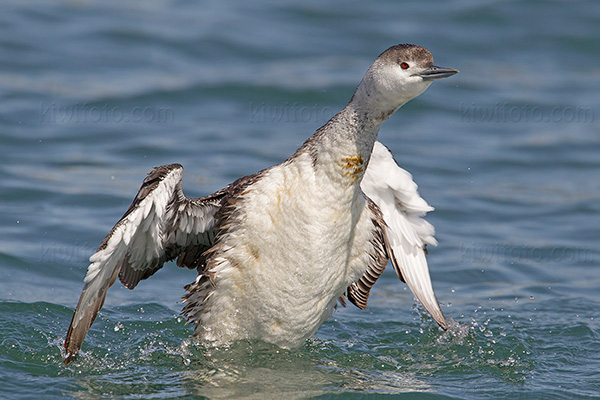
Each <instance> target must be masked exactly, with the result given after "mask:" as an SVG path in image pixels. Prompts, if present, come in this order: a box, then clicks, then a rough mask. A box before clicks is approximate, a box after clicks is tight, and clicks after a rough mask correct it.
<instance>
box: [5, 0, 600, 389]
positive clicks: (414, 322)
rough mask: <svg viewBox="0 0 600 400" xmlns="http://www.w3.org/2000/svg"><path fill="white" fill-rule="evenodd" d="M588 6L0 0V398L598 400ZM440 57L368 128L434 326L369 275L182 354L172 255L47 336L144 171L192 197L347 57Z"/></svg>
mask: <svg viewBox="0 0 600 400" xmlns="http://www.w3.org/2000/svg"><path fill="white" fill-rule="evenodd" d="M599 16H600V3H599V2H597V1H592V0H588V1H578V2H564V1H467V0H459V1H447V2H442V1H435V2H423V1H421V2H396V1H379V2H343V1H332V2H323V1H302V2H290V1H267V0H259V1H254V2H242V1H230V2H183V1H158V0H156V1H144V2H142V1H133V2H123V1H110V0H109V1H104V2H94V1H82V0H81V1H76V0H71V1H52V2H50V1H5V2H3V3H2V5H0V33H1V35H0V176H1V177H2V178H1V179H0V205H1V209H0V275H1V276H2V279H0V398H6V399H30V398H44V399H62V398H81V399H96V398H119V399H135V398H144V399H150V398H157V399H175V398H182V399H183V398H186V399H187V398H203V397H207V398H257V399H262V398H281V397H282V396H285V397H288V398H322V399H329V398H331V399H333V398H355V399H359V398H360V399H362V398H402V399H484V398H489V399H496V398H507V399H597V398H600V396H599V394H598V393H599V391H600V360H599V354H600V343H599V335H600V322H599V321H600V315H599V309H600V296H599V293H600V271H599V269H598V268H599V264H600V245H599V241H598V239H599V238H600V230H599V218H598V217H599V215H600V178H599V177H600V102H599V93H600V46H599V43H600V23H599V22H600V17H599ZM404 42H409V43H415V44H419V45H422V46H425V47H427V48H428V49H430V50H431V51H432V53H433V54H434V57H435V60H436V63H437V64H439V65H442V66H449V67H454V68H457V69H459V70H460V71H461V72H460V74H458V75H456V76H454V77H452V78H450V79H447V80H443V81H439V82H436V83H434V84H433V85H432V87H430V88H429V90H428V91H427V92H426V93H425V94H423V95H422V96H421V97H419V98H418V99H416V100H414V101H412V102H411V103H409V104H407V105H406V106H405V107H403V108H402V109H401V110H400V111H399V112H398V113H397V114H396V115H394V116H393V117H392V118H391V119H390V121H389V122H387V123H386V124H385V125H384V126H383V128H382V130H381V133H380V137H379V138H380V140H381V141H382V142H383V143H385V144H386V145H387V146H388V147H390V148H391V149H392V151H393V152H394V154H395V156H396V159H397V160H398V162H399V163H400V164H401V165H402V166H403V167H404V168H406V169H407V170H408V171H410V172H411V173H412V174H413V175H414V178H415V180H416V182H417V183H418V184H419V189H420V193H421V194H422V196H423V197H424V198H425V199H426V200H427V201H428V202H429V203H430V204H432V205H433V206H434V207H435V208H436V211H435V212H434V213H432V214H430V216H429V217H428V219H429V221H430V222H432V223H433V224H434V225H435V227H436V229H437V239H438V240H439V246H438V247H437V248H432V249H430V255H429V258H428V260H429V264H430V270H431V275H432V279H433V282H434V287H435V289H436V293H437V295H438V298H439V299H440V302H441V304H442V306H443V308H444V312H445V313H446V315H447V316H449V317H452V318H453V319H454V320H456V321H457V322H458V323H459V324H462V328H460V329H456V330H454V331H453V332H452V333H444V332H442V331H441V330H439V329H438V328H437V327H436V326H435V323H434V322H433V321H432V320H431V318H430V317H429V316H428V315H426V313H425V312H424V311H423V310H422V309H421V308H420V307H419V306H418V305H417V304H416V301H415V300H414V299H413V297H412V295H411V294H410V292H409V291H408V290H407V289H406V287H405V285H403V284H402V283H401V282H398V280H397V278H396V277H395V275H394V273H393V271H391V270H388V271H386V273H385V274H384V275H383V277H382V278H381V279H380V281H379V282H378V283H377V285H376V286H375V289H374V290H373V292H372V295H371V299H370V302H369V308H368V310H366V311H360V310H358V309H355V308H352V307H349V308H346V309H342V310H340V311H338V312H337V313H336V314H335V315H334V318H332V319H331V320H329V321H328V322H326V323H325V325H323V327H322V328H321V329H320V330H319V331H318V332H317V335H316V336H315V338H314V339H312V340H311V341H309V342H308V343H307V344H306V346H305V347H304V348H302V349H300V350H297V351H282V350H278V349H276V348H273V347H270V346H266V345H262V344H260V343H249V344H248V343H246V344H238V345H236V346H234V347H233V348H230V349H222V350H220V351H213V352H211V351H207V350H206V349H203V348H202V347H201V346H200V345H197V344H195V343H193V341H190V340H189V338H190V336H191V332H192V330H191V327H190V326H187V325H185V324H184V321H183V320H182V319H181V318H180V317H179V314H178V313H179V310H180V307H181V302H180V296H181V295H182V294H183V289H182V287H183V285H185V284H187V283H189V282H191V281H192V280H193V279H194V275H193V273H192V272H190V271H187V270H181V269H178V268H177V267H175V266H174V265H172V264H169V265H167V266H165V268H163V269H162V270H161V271H160V272H159V273H157V274H156V276H154V277H153V278H152V279H150V280H148V281H144V282H143V283H142V284H140V285H139V287H138V288H136V290H135V291H128V290H127V289H125V288H123V287H122V286H120V285H115V286H114V287H113V288H112V289H111V291H110V292H109V295H108V298H107V301H106V305H105V308H104V310H103V312H102V313H101V315H100V317H99V318H98V320H97V321H96V323H95V325H94V326H93V328H92V330H91V331H90V334H89V336H88V338H87V339H86V344H85V346H84V353H83V355H82V357H80V359H79V360H78V361H77V362H75V363H73V364H70V365H69V366H64V365H63V364H62V363H61V361H62V358H61V342H62V340H64V334H65V332H66V329H67V327H68V324H69V321H70V318H71V315H72V312H73V309H74V306H75V305H76V302H77V299H78V296H79V293H80V290H81V287H82V279H83V276H84V274H85V269H86V268H87V258H88V257H89V255H90V254H92V253H93V252H94V250H95V248H96V247H97V246H98V244H99V243H100V241H101V240H102V238H103V237H104V235H105V234H106V233H107V232H108V231H109V230H110V228H111V226H112V225H113V224H114V223H115V222H116V221H117V220H118V218H119V217H120V216H121V215H122V213H123V212H124V211H125V210H126V208H127V206H128V205H129V203H130V201H131V199H132V198H133V196H134V195H135V193H136V191H137V189H138V187H139V185H140V183H141V181H142V180H143V178H144V176H145V174H146V173H147V172H148V171H149V170H150V169H151V168H152V167H153V166H156V165H160V164H165V163H172V162H178V163H181V164H183V165H184V167H185V175H184V190H185V192H186V194H187V195H188V196H202V195H205V194H208V193H211V192H213V191H215V190H218V189H220V188H221V187H223V186H224V185H226V184H228V183H229V182H231V181H233V180H234V179H236V178H238V177H240V176H243V175H247V174H251V173H254V172H256V171H258V170H260V169H262V168H265V167H268V166H270V165H273V164H275V163H278V162H281V161H283V160H284V159H286V158H287V157H288V156H289V155H291V154H292V153H293V152H294V151H295V150H296V148H297V147H298V146H299V145H300V144H301V143H302V142H303V141H304V140H305V139H306V138H307V137H308V136H309V135H310V134H312V132H314V130H315V129H317V128H318V127H319V126H321V125H322V124H323V123H325V122H326V121H327V120H328V119H329V118H330V117H331V116H332V115H333V114H335V113H336V112H337V111H338V110H340V109H341V108H342V107H343V106H344V105H345V104H346V102H347V101H348V99H349V98H350V96H351V95H352V92H353V90H354V88H355V87H356V85H357V84H358V82H359V81H360V78H361V77H362V74H363V73H364V71H365V70H366V69H367V68H368V66H369V65H370V63H371V62H372V61H373V59H374V58H375V57H376V56H377V55H378V54H379V53H380V52H382V51H383V50H385V49H386V48H387V47H389V46H391V45H393V44H396V43H404Z"/></svg>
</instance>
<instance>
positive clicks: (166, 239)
mask: <svg viewBox="0 0 600 400" xmlns="http://www.w3.org/2000/svg"><path fill="white" fill-rule="evenodd" d="M457 72H458V71H457V70H454V69H451V68H441V67H436V66H434V64H433V57H432V55H431V53H430V52H429V51H428V50H427V49H425V48H423V47H419V46H415V45H409V44H401V45H396V46H392V47H390V48H389V49H387V50H386V51H385V52H383V53H382V54H381V55H380V56H379V57H378V58H377V59H376V60H375V62H374V63H373V64H372V65H371V67H370V68H369V69H368V71H367V72H366V74H365V76H364V77H363V79H362V81H361V82H360V84H359V85H358V88H357V89H356V91H355V92H354V95H353V96H352V98H351V99H350V102H349V103H348V105H347V106H346V107H345V108H344V109H343V110H342V111H340V112H339V113H338V114H336V115H335V116H334V117H333V118H331V120H329V122H327V123H326V124H325V125H324V126H322V127H321V128H319V129H318V130H317V132H316V133H315V134H314V135H312V137H310V138H309V139H308V140H307V141H306V142H305V143H304V144H303V145H302V146H301V147H300V148H299V149H298V151H296V153H295V154H294V155H292V156H291V157H290V158H289V159H288V160H286V161H284V162H283V163H281V164H279V165H275V166H273V167H270V168H267V169H265V170H263V171H260V172H258V173H256V174H254V175H251V176H247V177H244V178H240V179H238V180H237V181H235V182H233V183H232V184H230V185H229V186H227V187H225V188H224V189H222V190H220V191H218V192H216V193H213V194H211V195H208V196H206V197H203V198H199V199H191V198H187V197H185V196H184V194H183V191H182V186H181V177H182V173H183V168H182V167H181V165H178V164H171V165H163V166H160V167H157V168H155V169H154V170H153V171H151V172H150V173H149V174H148V176H147V177H146V179H145V180H144V182H143V184H142V187H141V188H140V190H139V192H138V194H137V196H136V197H135V199H134V200H133V203H132V204H131V206H130V207H129V209H128V210H127V212H126V213H125V215H124V216H123V218H121V220H120V221H119V222H117V224H116V225H115V226H114V228H113V229H112V230H111V231H110V233H109V234H108V235H107V236H106V238H105V239H104V241H103V242H102V244H101V245H100V247H99V248H98V250H97V251H96V253H95V254H93V255H92V256H91V257H90V262H91V264H90V266H89V268H88V271H87V275H86V276H85V286H84V288H83V291H82V293H81V297H80V299H79V303H78V304H77V309H76V310H75V314H74V315H73V319H72V321H71V325H70V327H69V331H68V333H67V337H66V340H65V349H66V353H67V358H66V360H65V362H69V361H70V360H72V358H73V357H74V356H75V355H76V354H77V352H78V351H79V349H80V348H81V345H82V343H83V340H84V338H85V336H86V334H87V332H88V330H89V328H90V326H91V325H92V323H93V322H94V319H95V318H96V316H97V315H98V312H99V311H100V308H101V307H102V305H103V303H104V299H105V297H106V292H107V290H108V288H109V287H110V286H111V285H112V284H113V283H114V282H115V281H116V279H117V277H118V278H119V279H120V280H121V282H122V283H123V284H124V285H125V286H126V287H128V288H129V289H133V288H134V287H135V286H136V285H137V284H138V283H139V281H140V280H142V279H146V278H148V277H150V276H151V275H152V274H154V273H155V272H156V271H157V270H159V269H160V268H161V267H162V265H163V264H164V263H165V262H166V261H169V260H174V259H177V265H179V266H181V267H188V268H195V269H197V270H198V277H197V278H196V281H195V282H194V283H192V284H190V285H188V286H186V290H187V294H186V295H185V296H184V303H185V306H184V308H183V313H184V314H185V316H186V317H187V318H188V320H190V321H193V322H194V323H195V324H196V328H195V331H194V333H195V335H196V336H198V337H200V338H201V339H203V340H205V341H207V342H212V343H217V344H221V343H228V342H231V341H233V340H237V339H260V340H263V341H266V342H270V343H274V344H276V345H278V346H281V347H285V348H292V347H297V346H299V345H301V344H302V343H304V341H305V340H306V339H308V338H309V337H311V336H312V335H313V334H314V333H315V332H316V330H317V329H318V328H319V326H320V325H321V324H322V323H323V321H325V320H326V319H327V318H328V317H329V316H331V314H332V312H333V310H334V308H335V305H336V302H337V301H338V299H341V300H342V301H344V300H343V299H344V297H347V298H348V300H349V301H350V302H352V303H353V304H355V305H356V306H358V307H359V308H361V309H364V308H365V307H366V305H367V298H368V297H369V292H370V290H371V287H372V286H373V285H374V284H375V282H376V281H377V279H378V277H379V276H380V275H381V273H382V272H383V270H384V268H385V266H386V264H387V261H388V259H389V260H391V262H392V265H393V267H394V269H395V270H396V273H397V274H398V277H399V278H400V279H402V280H403V281H404V282H406V283H407V284H408V286H409V288H410V289H411V291H412V292H413V294H414V295H415V296H416V298H417V299H418V300H419V301H420V302H421V304H422V305H423V306H424V307H425V308H426V309H427V311H429V313H430V314H431V315H432V316H433V318H434V319H435V320H436V321H437V323H438V324H439V325H440V326H441V327H443V328H446V327H447V325H446V320H445V318H444V315H443V314H442V311H441V309H440V307H439V304H438V301H437V299H436V297H435V294H434V291H433V288H432V286H431V280H430V277H429V271H428V268H427V262H426V260H425V246H426V245H427V244H436V242H435V239H434V238H433V233H434V230H433V227H432V226H431V225H430V224H429V223H427V222H426V221H425V220H424V219H422V218H421V217H422V216H424V215H425V213H426V212H428V211H430V210H432V208H431V207H430V206H429V205H428V204H427V203H426V202H425V201H424V200H423V199H422V198H421V197H420V196H419V194H418V192H417V185H416V184H415V183H414V182H413V181H412V176H411V175H410V174H409V173H408V172H406V171H404V170H403V169H401V168H400V167H399V166H398V165H397V164H396V162H395V160H394V159H393V157H392V154H391V153H390V151H389V150H388V149H387V148H385V147H384V146H383V145H382V144H380V143H379V142H377V141H376V139H377V134H378V132H379V128H380V126H381V124H383V122H385V121H386V120H387V119H388V118H389V117H390V116H391V115H392V114H393V113H394V112H395V111H396V110H397V109H398V108H400V107H401V106H402V105H403V104H405V103H406V102H407V101H409V100H411V99H413V98H415V97H417V96H419V95H420V94H421V93H423V92H424V91H425V89H427V87H429V85H430V84H431V83H432V82H433V81H434V80H435V79H438V78H445V77H449V76H451V75H454V74H455V73H457Z"/></svg>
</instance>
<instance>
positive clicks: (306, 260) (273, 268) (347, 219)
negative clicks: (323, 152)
mask: <svg viewBox="0 0 600 400" xmlns="http://www.w3.org/2000/svg"><path fill="white" fill-rule="evenodd" d="M347 163H348V165H347V166H344V168H345V169H347V170H348V171H349V173H354V170H355V169H359V168H362V166H361V161H360V159H351V160H347ZM357 194H360V192H356V190H355V188H354V187H353V186H352V185H348V184H347V183H345V187H342V186H340V185H339V184H338V183H336V182H331V181H327V178H326V177H325V176H324V175H323V176H320V175H319V174H318V173H315V171H314V168H313V166H312V164H311V162H310V160H308V159H306V160H297V162H296V163H290V164H283V165H280V166H277V167H274V168H272V169H271V170H269V171H268V172H267V173H266V174H265V176H263V177H262V178H261V179H260V180H259V181H257V182H256V183H255V184H253V185H252V186H251V187H249V188H248V189H247V190H246V191H245V193H244V195H243V198H242V199H240V200H239V202H238V205H237V207H239V210H237V212H236V213H234V214H235V215H236V221H228V223H229V224H230V226H232V228H231V230H230V231H228V232H227V233H226V234H224V235H223V237H222V239H221V243H219V244H218V247H219V248H220V250H219V251H216V252H215V253H214V256H213V257H215V260H213V265H214V267H213V271H212V272H213V274H214V277H215V285H216V287H215V290H214V295H213V296H211V299H210V300H211V301H212V302H213V303H214V304H212V307H211V308H212V309H211V311H210V315H212V317H211V320H210V321H206V324H208V325H215V326H222V327H223V328H224V329H225V330H231V331H243V332H245V334H244V335H245V336H246V337H249V338H252V337H256V338H262V339H263V340H267V341H270V342H273V343H276V344H279V345H281V346H287V345H289V343H302V342H303V341H304V340H305V339H307V338H308V337H310V336H312V335H313V334H314V332H315V331H316V329H317V328H318V327H319V326H320V325H321V323H322V322H323V321H324V320H325V319H326V318H328V317H329V316H330V315H331V313H332V312H333V308H334V306H335V303H336V301H337V299H338V297H339V296H340V295H342V294H343V293H344V292H345V290H346V288H347V286H348V285H349V284H350V283H351V282H353V281H355V280H357V279H358V278H360V276H361V275H362V274H363V273H364V270H365V268H366V265H367V263H368V260H367V257H368V255H369V251H368V246H369V242H370V239H371V237H372V234H373V233H372V222H371V218H370V217H369V215H367V214H368V213H367V212H365V209H366V204H365V199H364V197H363V196H362V195H357ZM232 222H233V223H232ZM217 305H218V307H220V308H216V307H217ZM225 320H226V321H227V322H226V323H223V321H225ZM227 326H229V328H228V327H227ZM232 327H236V328H235V329H234V328H232ZM217 330H218V329H217ZM212 332H213V333H214V330H212ZM226 333H227V332H221V334H226ZM286 343H287V344H286Z"/></svg>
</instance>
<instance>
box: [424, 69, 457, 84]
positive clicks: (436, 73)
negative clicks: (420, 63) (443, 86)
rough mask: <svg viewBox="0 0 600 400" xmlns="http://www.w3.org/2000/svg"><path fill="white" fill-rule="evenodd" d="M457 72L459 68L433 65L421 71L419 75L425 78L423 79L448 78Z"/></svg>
mask: <svg viewBox="0 0 600 400" xmlns="http://www.w3.org/2000/svg"><path fill="white" fill-rule="evenodd" d="M457 72H458V70H456V69H454V68H446V67H436V66H432V67H429V68H427V69H425V70H424V71H421V72H419V73H418V74H417V76H420V77H421V78H423V80H426V81H432V80H434V79H440V78H447V77H449V76H452V75H454V74H456V73H457Z"/></svg>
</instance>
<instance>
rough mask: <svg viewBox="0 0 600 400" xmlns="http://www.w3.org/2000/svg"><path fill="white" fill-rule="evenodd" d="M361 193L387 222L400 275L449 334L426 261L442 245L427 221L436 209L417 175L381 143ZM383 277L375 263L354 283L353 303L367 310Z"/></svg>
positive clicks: (388, 248)
mask: <svg viewBox="0 0 600 400" xmlns="http://www.w3.org/2000/svg"><path fill="white" fill-rule="evenodd" d="M361 189H362V190H363V192H364V193H365V195H366V196H367V197H368V198H369V199H370V200H371V201H372V202H373V203H374V204H375V205H374V206H371V208H376V209H378V210H379V213H377V212H375V214H374V215H376V216H377V217H376V220H377V219H380V218H381V219H383V223H381V222H379V223H376V224H375V225H376V228H377V229H378V231H379V232H380V233H381V234H382V236H383V242H384V243H383V246H384V247H385V252H386V253H387V256H388V257H389V259H390V260H391V262H392V265H393V266H394V269H395V270H396V274H397V275H398V277H399V278H400V279H401V280H402V281H404V282H406V284H407V285H408V287H409V288H410V290H411V291H412V293H413V294H414V295H415V297H416V298H417V299H418V300H419V301H420V302H421V304H422V305H423V306H424V307H425V309H426V310H427V311H428V312H429V313H430V314H431V316H432V317H433V318H434V319H435V320H436V322H437V323H438V324H439V325H440V326H441V327H442V328H444V329H446V327H447V325H446V318H445V317H444V314H443V313H442V310H441V309H440V306H439V303H438V300H437V298H436V296H435V293H434V291H433V287H432V285H431V278H430V276H429V269H428V267H427V260H426V258H425V253H426V250H425V247H426V245H428V244H429V245H434V246H435V245H436V244H437V242H436V240H435V239H434V237H433V234H434V229H433V226H432V225H431V224H429V223H428V222H427V221H425V220H424V219H423V218H422V217H423V216H424V215H425V214H426V213H427V212H428V211H432V210H433V208H432V207H430V206H429V205H428V204H427V203H426V202H425V200H423V199H422V198H421V196H419V193H418V192H417V185H416V184H415V183H414V182H413V180H412V176H411V175H410V174H409V173H408V172H406V171H405V170H403V169H402V168H400V167H399V166H398V164H397V163H396V161H395V160H394V157H393V156H392V153H391V152H390V151H389V150H388V149H387V148H386V147H385V146H384V145H382V144H381V143H379V142H375V146H374V147H373V152H372V154H371V160H370V161H369V165H368V166H367V170H366V171H365V175H364V177H363V180H362V182H361ZM384 267H385V266H384ZM382 272H383V268H381V267H380V266H378V265H377V264H373V265H372V266H370V267H369V268H368V270H367V272H366V273H365V275H363V277H362V278H361V279H360V280H359V281H358V282H356V283H355V284H353V285H355V287H354V288H352V287H351V288H349V289H353V291H354V292H356V293H355V295H354V298H356V299H360V298H364V306H366V298H367V297H368V293H369V291H370V289H371V287H372V286H373V284H375V281H376V280H377V278H378V277H379V275H381V273H382ZM350 292H351V290H349V295H350ZM349 297H350V296H349ZM350 300H351V301H352V298H350ZM359 303H360V302H359ZM355 304H356V303H355ZM360 304H362V303H360ZM357 305H358V306H359V307H360V305H359V304H357ZM361 308H362V307H361Z"/></svg>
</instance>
